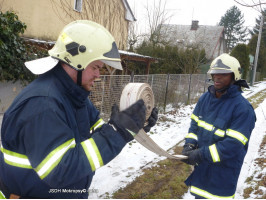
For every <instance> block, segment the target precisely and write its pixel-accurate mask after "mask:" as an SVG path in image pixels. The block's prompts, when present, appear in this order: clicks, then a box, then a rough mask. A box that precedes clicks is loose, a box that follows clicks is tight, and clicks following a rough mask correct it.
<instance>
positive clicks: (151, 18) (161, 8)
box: [145, 0, 173, 45]
mask: <svg viewBox="0 0 266 200" xmlns="http://www.w3.org/2000/svg"><path fill="white" fill-rule="evenodd" d="M146 2H147V3H146V7H145V10H146V13H147V20H148V26H149V27H148V28H149V34H148V35H147V37H148V41H149V42H151V43H152V44H153V45H156V44H160V43H162V44H164V43H165V40H164V39H163V38H162V37H161V31H160V30H161V25H162V24H167V23H168V22H169V21H170V19H171V17H172V16H173V14H170V13H169V12H167V10H166V3H167V1H166V0H159V1H158V3H157V1H153V4H152V5H151V3H150V2H151V1H148V0H147V1H146Z"/></svg>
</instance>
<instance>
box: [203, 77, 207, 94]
mask: <svg viewBox="0 0 266 200" xmlns="http://www.w3.org/2000/svg"><path fill="white" fill-rule="evenodd" d="M207 78H208V74H206V75H205V82H204V89H203V93H205V91H206V84H207Z"/></svg>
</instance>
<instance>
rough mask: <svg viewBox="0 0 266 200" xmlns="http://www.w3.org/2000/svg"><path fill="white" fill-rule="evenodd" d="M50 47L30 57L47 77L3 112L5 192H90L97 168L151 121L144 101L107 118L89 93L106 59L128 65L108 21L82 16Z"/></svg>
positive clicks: (0, 159) (0, 167)
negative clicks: (42, 55) (104, 23)
mask: <svg viewBox="0 0 266 200" xmlns="http://www.w3.org/2000/svg"><path fill="white" fill-rule="evenodd" d="M48 53H49V55H50V56H49V57H46V58H42V59H37V60H34V61H29V62H26V63H25V64H26V67H27V68H28V69H29V70H30V71H32V72H33V73H34V74H40V76H39V77H38V78H37V79H36V80H34V81H33V82H32V83H31V84H29V85H28V86H27V87H26V88H25V89H24V90H23V91H22V92H21V93H20V94H19V95H18V96H17V97H16V99H15V100H14V102H13V103H12V105H11V106H10V107H9V108H8V110H7V111H6V112H5V114H4V117H3V122H2V129H1V138H2V144H1V152H0V190H1V192H0V197H2V198H42V199H46V198H53V199H59V198H75V199H77V198H88V188H89V186H90V184H91V181H92V178H93V176H94V173H95V170H97V169H98V168H100V167H101V166H103V165H105V164H107V163H108V162H109V161H111V160H112V159H113V158H115V157H116V156H117V155H118V154H119V153H120V152H121V150H122V149H123V147H124V146H125V145H126V144H127V143H128V142H130V141H131V140H133V136H132V134H133V133H134V134H137V133H138V131H139V130H140V129H141V128H143V126H144V121H145V112H146V107H145V105H144V102H143V100H139V101H137V102H136V103H135V104H133V105H132V106H131V107H129V108H127V109H126V110H124V111H122V112H119V111H118V110H117V107H114V108H113V110H114V112H113V113H112V114H111V117H110V120H109V122H108V123H104V122H103V120H102V119H101V118H100V116H99V111H98V110H97V109H96V108H95V106H94V105H93V104H92V102H91V101H90V100H89V99H88V95H89V94H90V90H91V87H92V86H93V84H94V80H95V78H99V75H100V73H99V70H100V69H101V68H102V67H103V65H104V63H105V64H107V65H109V66H111V67H113V68H115V69H120V70H122V66H121V62H120V61H121V60H120V56H119V52H118V49H117V46H116V43H115V41H114V38H113V36H112V35H111V34H110V33H109V32H108V31H107V30H106V29H105V28H104V27H103V26H101V25H99V24H97V23H95V22H92V21H88V20H78V21H74V22H72V23H70V24H68V25H67V26H65V27H64V29H63V30H62V32H61V33H60V35H59V37H58V40H57V41H56V43H55V45H54V47H53V48H52V49H51V50H49V51H48ZM154 114H157V113H154V112H153V114H152V116H154ZM152 116H151V117H150V118H152V119H154V118H153V117H152ZM154 124H155V122H154V120H153V123H149V124H148V125H147V126H146V127H144V128H145V130H146V131H147V130H149V129H150V127H151V126H153V125H154Z"/></svg>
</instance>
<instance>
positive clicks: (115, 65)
mask: <svg viewBox="0 0 266 200" xmlns="http://www.w3.org/2000/svg"><path fill="white" fill-rule="evenodd" d="M101 61H102V62H103V63H105V64H107V65H109V66H111V67H113V68H115V69H119V70H123V67H122V65H121V62H120V61H113V60H101Z"/></svg>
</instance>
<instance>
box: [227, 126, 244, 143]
mask: <svg viewBox="0 0 266 200" xmlns="http://www.w3.org/2000/svg"><path fill="white" fill-rule="evenodd" d="M226 135H228V136H230V137H233V138H235V139H237V140H238V141H240V142H241V143H242V144H243V145H246V143H247V142H248V139H247V138H246V136H244V135H243V134H242V133H240V132H238V131H234V130H232V129H227V131H226Z"/></svg>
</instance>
